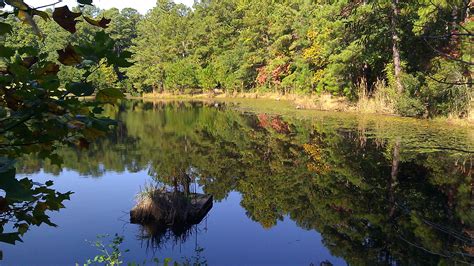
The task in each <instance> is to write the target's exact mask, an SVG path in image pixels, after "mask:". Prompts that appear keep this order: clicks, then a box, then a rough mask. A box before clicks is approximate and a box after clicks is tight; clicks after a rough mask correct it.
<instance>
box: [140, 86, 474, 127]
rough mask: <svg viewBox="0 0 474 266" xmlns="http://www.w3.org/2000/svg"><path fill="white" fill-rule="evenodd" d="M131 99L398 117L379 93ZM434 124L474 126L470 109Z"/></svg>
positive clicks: (168, 95) (164, 95)
mask: <svg viewBox="0 0 474 266" xmlns="http://www.w3.org/2000/svg"><path fill="white" fill-rule="evenodd" d="M131 98H134V99H145V100H193V99H194V100H220V101H237V102H238V101H239V99H241V100H245V99H261V100H271V101H281V102H286V103H288V104H289V105H288V106H287V108H293V109H295V110H317V111H331V112H345V113H353V114H379V115H389V116H400V115H398V114H396V111H395V108H394V104H393V103H392V102H391V101H390V100H389V98H388V97H386V96H385V95H383V94H377V95H375V96H373V97H368V96H367V95H363V94H361V95H359V100H358V101H357V102H351V101H349V100H348V99H347V98H345V97H337V96H333V95H331V94H319V95H300V94H286V95H281V94H278V93H268V92H264V93H262V92H260V93H233V94H228V93H222V94H211V93H202V94H172V93H156V94H153V93H148V94H143V95H142V96H141V97H131ZM432 120H434V121H438V122H446V123H449V124H452V125H457V126H467V127H474V110H473V108H471V111H470V112H469V115H467V116H466V117H465V118H458V117H455V116H447V117H437V118H434V119H432Z"/></svg>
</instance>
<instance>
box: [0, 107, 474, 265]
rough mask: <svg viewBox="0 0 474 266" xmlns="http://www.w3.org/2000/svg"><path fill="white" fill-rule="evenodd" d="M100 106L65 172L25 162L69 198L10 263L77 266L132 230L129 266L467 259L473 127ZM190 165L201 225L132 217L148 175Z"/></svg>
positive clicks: (6, 256) (164, 181) (68, 156)
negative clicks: (99, 131) (147, 264)
mask: <svg viewBox="0 0 474 266" xmlns="http://www.w3.org/2000/svg"><path fill="white" fill-rule="evenodd" d="M275 104H278V103H276V102H275V103H271V104H270V105H272V106H273V105H275ZM257 105H258V104H257ZM106 112H107V113H108V114H109V115H110V116H112V117H113V118H115V119H117V120H118V121H119V125H118V127H117V129H116V131H115V132H113V133H112V134H110V135H108V136H105V137H102V138H98V139H97V140H96V141H95V142H94V143H92V144H91V145H90V147H89V148H88V149H82V150H81V149H76V148H72V147H63V148H61V149H60V150H59V152H58V155H59V156H61V157H62V158H63V161H64V162H63V164H62V165H61V167H59V166H57V165H53V164H52V163H51V162H50V161H48V160H46V161H40V160H38V159H37V158H36V157H35V156H34V155H30V156H27V157H25V158H23V159H21V160H18V162H17V166H16V167H17V173H18V176H19V177H25V176H27V177H29V178H32V179H33V180H34V181H36V182H38V183H45V182H47V181H48V180H53V181H54V185H53V188H54V189H55V190H57V191H59V192H67V191H72V192H73V193H74V194H72V195H71V199H70V200H69V201H65V204H64V205H65V208H63V209H61V210H59V211H58V212H51V213H49V214H50V217H51V221H52V222H54V223H55V224H56V225H57V227H50V226H47V225H41V226H40V227H32V228H31V229H30V230H29V231H28V232H26V233H25V235H24V236H23V237H22V239H23V242H22V243H17V244H16V245H8V244H0V249H1V250H2V251H3V260H2V261H1V264H2V265H74V263H80V264H82V263H84V262H86V260H87V259H89V258H93V257H94V256H95V255H97V254H98V253H99V252H98V251H97V249H96V248H95V247H93V246H92V245H91V242H93V241H95V240H96V238H97V236H98V235H104V234H108V235H110V236H113V235H114V234H119V235H121V236H124V241H123V243H122V245H121V249H122V250H127V249H128V250H129V251H128V252H125V253H124V261H127V262H128V261H134V262H138V263H140V262H142V261H143V260H144V259H152V258H159V259H161V260H162V259H164V258H168V257H169V258H173V260H174V261H181V262H183V261H191V262H194V261H198V262H207V263H208V264H209V265H331V264H332V265H346V264H351V265H374V264H378V265H437V264H439V263H442V262H447V263H449V264H451V263H456V262H459V263H466V264H469V263H472V262H473V256H474V247H473V235H474V230H473V223H474V214H473V180H472V174H473V159H474V154H473V152H474V147H473V142H474V141H473V138H474V136H473V134H474V133H473V132H472V130H469V129H463V128H454V127H444V126H442V125H440V124H433V123H428V122H420V121H417V120H410V119H400V118H386V117H361V116H349V115H341V114H330V113H316V112H312V114H311V115H310V116H308V115H301V116H298V115H294V114H291V115H288V114H287V115H283V116H282V115H275V114H271V113H272V112H269V111H268V110H266V111H265V109H264V108H261V109H258V108H254V107H252V108H250V107H245V106H243V105H237V104H232V103H214V102H167V103H164V102H139V101H129V102H124V103H122V104H120V105H118V106H116V107H114V108H112V107H111V108H109V109H107V110H106ZM273 113H276V112H273ZM281 113H284V112H281ZM307 113H309V112H307ZM302 114H304V112H302ZM182 173H186V175H187V176H189V177H191V179H192V182H191V185H190V186H191V189H192V190H193V191H195V192H199V193H205V194H209V195H212V196H213V198H214V205H213V207H212V209H211V210H210V211H209V213H208V214H207V216H206V217H205V218H204V219H203V220H202V222H201V223H200V224H198V225H196V226H193V227H191V228H189V230H186V232H184V233H183V234H180V235H175V234H173V232H171V231H166V232H163V231H158V232H157V231H154V230H153V229H150V228H145V227H142V226H140V225H135V224H131V223H130V218H129V212H130V210H131V209H132V208H133V207H134V205H135V204H136V202H137V201H136V195H137V194H138V193H140V191H141V190H143V189H144V187H146V186H147V184H159V185H162V186H165V185H170V184H171V183H172V182H173V181H172V180H173V177H176V176H177V175H180V174H182ZM107 239H111V237H109V238H107ZM107 239H105V240H104V242H105V244H107Z"/></svg>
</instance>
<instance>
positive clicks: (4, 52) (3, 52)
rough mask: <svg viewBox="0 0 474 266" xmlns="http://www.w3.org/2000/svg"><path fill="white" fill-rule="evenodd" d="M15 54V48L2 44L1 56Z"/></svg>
mask: <svg viewBox="0 0 474 266" xmlns="http://www.w3.org/2000/svg"><path fill="white" fill-rule="evenodd" d="M14 55H15V50H13V49H12V48H9V47H5V46H3V45H0V57H7V58H8V57H12V56H14Z"/></svg>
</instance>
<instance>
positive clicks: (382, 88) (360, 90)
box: [356, 79, 395, 114]
mask: <svg viewBox="0 0 474 266" xmlns="http://www.w3.org/2000/svg"><path fill="white" fill-rule="evenodd" d="M357 97H358V101H357V104H356V109H357V111H358V112H361V113H377V114H394V113H395V100H394V97H393V93H392V91H391V89H390V88H389V87H388V86H387V84H385V82H384V81H383V80H377V82H376V83H375V84H374V88H373V90H372V92H371V93H370V94H369V89H368V85H367V81H366V80H365V79H362V80H361V81H360V82H359V84H358V85H357Z"/></svg>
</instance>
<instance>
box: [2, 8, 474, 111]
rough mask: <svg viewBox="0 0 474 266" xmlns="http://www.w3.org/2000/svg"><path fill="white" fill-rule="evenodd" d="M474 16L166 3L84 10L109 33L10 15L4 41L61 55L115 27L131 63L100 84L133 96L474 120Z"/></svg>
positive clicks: (71, 72)
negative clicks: (326, 101)
mask: <svg viewBox="0 0 474 266" xmlns="http://www.w3.org/2000/svg"><path fill="white" fill-rule="evenodd" d="M78 9H79V8H77V9H76V11H78ZM471 9H472V2H471V1H468V0H453V1H448V0H435V1H431V0H416V1H405V0H390V1H389V0H360V1H354V0H330V1H329V0H328V1H322V0H317V1H310V0H279V1H274V0H271V1H270V0H264V1H246V0H221V1H212V0H202V1H195V3H194V6H193V7H188V6H185V5H183V4H175V3H174V2H173V1H171V0H158V1H157V3H156V7H155V8H153V9H152V10H150V11H149V12H148V13H147V14H145V15H142V14H139V13H138V12H137V11H136V10H134V9H131V8H126V9H123V10H121V11H119V10H118V9H110V10H100V9H98V8H95V7H92V6H86V7H82V8H81V11H82V12H83V13H84V14H86V15H87V16H88V17H90V18H96V19H97V21H99V19H101V18H108V19H111V22H110V24H108V25H107V26H108V27H107V28H105V29H102V28H100V27H94V26H93V25H90V24H88V23H78V24H77V31H76V32H75V33H74V34H72V35H70V34H69V33H67V32H64V31H61V30H60V27H59V25H57V24H56V23H54V22H52V21H51V20H46V21H44V20H43V19H41V18H40V17H39V16H36V17H35V19H37V20H38V24H39V26H40V28H41V29H42V30H43V34H42V35H43V36H38V35H37V34H35V32H34V29H32V28H31V27H24V26H22V25H21V24H22V22H21V21H19V20H18V19H16V18H14V17H12V16H10V17H7V18H6V19H5V20H7V21H9V23H13V25H14V29H13V32H12V33H11V34H10V35H7V37H5V40H4V41H5V46H6V47H16V48H18V47H30V46H34V47H36V48H38V49H40V50H41V51H43V52H46V53H48V54H49V56H50V59H54V57H57V53H56V50H57V49H59V48H60V47H63V46H64V45H65V44H67V43H71V44H73V45H80V44H81V43H83V42H90V41H92V40H94V34H95V33H96V32H97V31H102V30H103V31H105V32H106V33H108V34H109V36H110V37H111V38H112V39H114V40H115V42H116V43H115V47H114V50H115V52H116V53H118V54H127V55H131V58H130V59H129V61H130V63H131V65H130V66H129V67H126V68H120V69H119V68H117V67H115V68H113V67H111V66H108V65H107V64H101V66H100V68H99V69H98V70H97V71H95V72H94V73H93V75H92V76H91V80H93V83H94V85H95V86H97V87H99V88H106V87H111V86H112V87H116V88H120V89H121V90H123V91H124V92H128V93H131V94H132V95H138V94H141V93H147V92H155V93H158V92H169V93H197V92H203V93H207V92H215V91H224V92H227V93H245V92H275V93H279V94H288V93H291V94H303V95H320V94H331V95H333V96H341V97H344V98H345V99H347V100H348V101H352V102H357V101H362V100H365V99H373V100H374V101H376V102H377V103H378V104H379V105H382V106H384V107H387V108H388V110H390V111H391V112H394V113H399V114H401V115H405V116H425V117H435V116H453V117H470V116H472V112H471V109H472V99H473V92H472V77H473V74H472V73H473V72H472V55H473V53H474V49H473V47H472V30H473V24H474V22H473V21H472V17H471V16H470V12H471ZM46 12H49V13H51V12H52V11H51V10H47V11H46ZM81 74H82V73H81V69H77V68H75V67H68V66H62V67H61V72H60V73H59V76H60V78H61V80H63V81H74V80H75V79H78V77H80V75H81Z"/></svg>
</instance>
